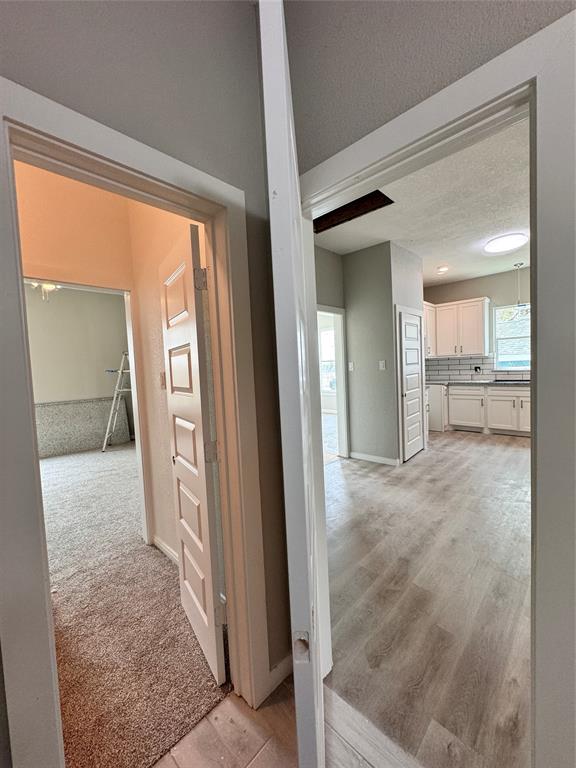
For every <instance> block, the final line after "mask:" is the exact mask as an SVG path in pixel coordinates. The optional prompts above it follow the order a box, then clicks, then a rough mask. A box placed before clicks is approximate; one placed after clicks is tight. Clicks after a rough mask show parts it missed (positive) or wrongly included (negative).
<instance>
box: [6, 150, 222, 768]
mask: <svg viewBox="0 0 576 768" xmlns="http://www.w3.org/2000/svg"><path fill="white" fill-rule="evenodd" d="M16 172H17V175H16V176H17V177H16V181H17V188H18V203H19V216H20V229H21V241H22V256H23V266H24V274H25V275H26V276H27V277H26V279H25V283H24V294H25V300H26V314H27V326H28V337H29V351H30V363H31V368H32V378H33V385H34V403H35V411H36V424H37V442H38V452H39V459H40V462H39V463H40V474H41V479H42V493H43V506H44V522H45V529H46V539H47V545H48V557H49V570H50V586H51V596H52V608H53V615H54V625H55V637H56V653H57V662H58V677H59V689H60V703H61V712H62V719H63V733H64V744H65V753H66V765H67V768H88V767H90V768H93V767H95V766H98V768H147V766H150V765H152V764H153V763H154V762H155V761H156V760H157V759H159V758H160V757H161V756H162V755H164V754H165V753H166V752H167V751H168V750H169V749H170V748H171V747H172V746H173V745H174V744H175V743H176V742H177V741H178V740H179V739H180V738H181V737H182V736H183V735H184V734H186V733H188V732H189V731H190V729H191V728H192V727H193V726H194V725H195V724H196V723H197V722H199V721H200V720H201V719H202V718H203V717H204V716H205V715H206V714H207V713H208V712H209V711H210V710H211V709H212V708H213V707H214V706H215V705H216V704H217V703H218V702H219V701H221V700H222V698H223V697H224V695H225V691H224V690H223V689H222V688H220V687H219V686H218V685H216V682H215V681H214V678H213V676H212V673H211V671H210V669H209V667H208V664H207V663H206V660H205V658H204V655H203V653H202V650H201V648H200V646H199V644H198V641H197V639H196V637H195V636H194V632H193V631H192V629H191V627H190V624H189V623H188V621H187V619H186V616H185V614H184V611H183V610H182V606H181V602H180V589H179V578H178V567H177V565H176V564H175V563H174V562H173V561H172V560H171V559H170V558H169V557H167V556H166V554H165V553H163V552H162V551H160V550H159V549H158V548H155V547H150V546H147V545H146V544H145V543H144V539H143V537H142V525H143V517H144V511H143V495H144V489H143V483H142V475H143V468H142V464H141V462H140V458H139V454H138V451H137V449H136V443H135V440H134V437H135V432H136V430H135V423H134V422H135V413H134V409H133V403H132V398H131V393H130V392H125V393H123V396H122V398H121V399H120V401H119V409H118V416H117V419H116V422H115V429H114V431H113V434H112V436H111V439H110V441H109V442H110V445H109V446H108V447H107V449H106V451H104V452H103V451H102V445H103V440H104V436H105V433H106V428H107V423H108V417H109V414H110V410H111V406H112V396H113V392H114V388H115V384H116V381H117V375H116V373H115V372H114V370H115V369H117V368H118V366H119V364H120V362H121V359H122V355H123V353H124V352H126V351H127V350H128V349H129V348H130V346H131V344H132V343H133V340H132V339H130V338H129V336H128V330H127V315H126V308H125V306H126V302H125V297H126V295H127V294H126V291H125V290H123V287H125V286H127V287H132V276H131V273H130V269H131V259H132V252H131V247H130V246H131V243H132V240H131V234H132V233H131V232H130V229H129V224H130V216H131V215H132V216H133V217H134V218H136V219H137V220H138V222H139V223H140V224H141V225H142V226H141V230H143V228H144V224H145V223H146V222H149V229H152V227H153V224H154V222H153V217H154V213H155V211H154V210H153V209H151V208H149V207H147V206H142V205H140V204H138V203H134V202H131V201H130V202H129V201H127V200H125V199H123V198H121V197H119V196H117V195H113V194H111V193H108V192H104V191H102V190H99V189H96V188H92V187H88V186H87V185H85V184H80V183H79V182H75V181H71V180H69V179H64V178H63V177H59V176H56V175H55V174H51V173H48V172H46V171H42V170H40V169H37V168H32V167H31V166H26V165H24V164H21V163H18V164H17V167H16ZM137 206H140V208H137ZM162 216H164V219H165V221H164V222H163V223H164V225H165V229H164V230H163V231H164V232H166V231H167V230H168V229H170V227H172V228H173V229H174V231H176V229H178V232H185V233H186V235H188V232H189V228H188V224H187V222H186V220H185V219H183V218H181V217H176V216H172V215H171V214H164V212H158V217H162ZM168 217H170V221H168ZM47 222H49V228H47V226H46V224H47ZM141 237H142V240H144V239H146V240H147V241H150V231H147V232H146V233H145V234H142V235H141ZM142 240H140V241H138V240H136V242H138V243H139V253H140V254H141V253H145V248H144V247H143V245H142ZM171 242H173V241H171ZM155 256H157V254H155ZM72 259H73V260H74V263H75V264H77V263H80V264H81V265H82V268H81V269H80V270H79V271H78V270H76V272H74V270H73V269H71V264H72ZM67 260H68V261H67ZM148 267H149V268H148V273H147V274H148V276H150V275H151V276H152V277H149V284H152V281H155V280H156V276H157V264H156V263H155V261H153V260H152V258H150V261H149V264H148ZM80 273H81V274H80ZM108 273H109V274H110V275H112V277H109V276H107V274H108ZM78 274H80V277H81V279H76V275H78ZM146 277H147V275H146V274H144V270H142V272H141V273H140V275H139V279H141V280H142V281H143V280H144V279H145V278H146ZM78 283H81V284H80V285H79V284H78ZM97 285H100V286H102V285H104V286H106V287H105V288H104V289H96V288H95V287H94V286H97ZM143 293H144V292H143V291H142V292H141V294H140V295H143ZM134 304H135V302H133V303H132V307H133V311H132V316H131V318H130V320H131V322H134V321H135V320H138V322H139V324H140V328H141V329H142V331H143V335H145V342H143V343H142V344H141V347H140V348H139V350H138V351H139V354H140V360H141V361H142V363H143V365H144V366H145V367H146V365H147V363H150V362H151V361H152V362H153V363H154V366H151V365H150V366H149V367H150V369H151V370H150V371H149V372H147V375H146V376H144V377H143V379H144V383H149V391H148V392H145V391H142V392H141V393H140V394H141V403H140V408H141V412H143V413H144V418H146V419H147V420H149V421H150V422H151V430H152V434H153V435H154V437H155V439H156V447H157V448H158V449H159V448H162V449H165V448H166V444H168V442H169V441H168V437H167V433H168V420H167V417H166V405H165V399H166V392H165V390H162V389H161V387H160V386H158V376H157V375H156V368H158V367H160V366H161V359H162V354H161V351H162V341H161V340H162V331H161V323H160V313H159V309H158V307H157V306H156V304H154V305H152V307H151V311H148V312H146V307H145V306H144V300H143V299H142V300H141V304H140V307H139V310H140V316H138V308H135V306H134ZM157 304H158V306H159V298H158V299H157ZM159 352H160V354H159ZM107 369H108V370H107ZM152 370H153V372H152ZM152 382H153V383H154V385H155V386H154V387H153V386H152ZM130 386H131V382H130V376H129V375H128V374H127V375H126V376H125V377H124V379H123V381H122V388H125V389H130ZM146 395H147V397H145V396H146ZM136 416H137V415H136ZM163 419H165V421H163ZM154 430H155V431H154ZM148 438H149V439H150V435H148ZM164 454H166V455H165V457H164V461H163V462H161V461H159V460H157V461H156V466H154V468H153V472H151V473H149V476H148V478H147V480H148V484H149V491H150V486H152V491H151V492H152V493H153V494H156V497H155V500H156V501H157V500H158V499H161V500H162V502H161V504H160V503H158V502H157V506H158V507H161V508H162V510H163V513H164V517H163V520H162V521H158V520H156V521H155V523H156V530H158V531H159V533H160V534H161V535H162V536H163V537H164V538H165V539H167V540H168V541H170V534H171V529H172V528H173V527H175V513H174V508H173V500H172V494H171V491H172V488H171V478H170V475H169V471H170V453H169V449H167V450H164ZM154 458H155V459H158V457H157V456H155V457H154ZM158 465H160V466H161V467H162V469H159V467H158ZM167 470H168V471H167ZM159 477H160V478H161V479H160V480H159ZM162 525H164V528H162Z"/></svg>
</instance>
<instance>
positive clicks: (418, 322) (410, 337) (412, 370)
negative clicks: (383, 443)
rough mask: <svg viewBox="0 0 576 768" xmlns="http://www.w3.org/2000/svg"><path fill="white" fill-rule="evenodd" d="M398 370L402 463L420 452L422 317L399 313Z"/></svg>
mask: <svg viewBox="0 0 576 768" xmlns="http://www.w3.org/2000/svg"><path fill="white" fill-rule="evenodd" d="M400 366H401V381H402V434H403V444H404V451H403V458H404V461H408V459H410V458H412V456H414V454H416V453H418V451H421V450H422V449H423V448H424V402H423V401H424V398H423V382H422V317H421V316H420V315H413V314H411V313H410V312H404V311H401V312H400Z"/></svg>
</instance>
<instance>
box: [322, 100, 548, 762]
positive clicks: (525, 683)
mask: <svg viewBox="0 0 576 768" xmlns="http://www.w3.org/2000/svg"><path fill="white" fill-rule="evenodd" d="M529 137H530V131H529V122H528V119H527V116H526V114H525V113H523V112H522V111H520V112H519V114H518V116H517V118H516V119H515V120H514V122H513V123H512V124H511V125H510V124H509V125H506V127H504V128H502V129H500V130H497V131H493V132H491V134H490V135H489V136H487V137H483V138H482V139H481V140H480V141H477V142H475V143H473V144H472V143H470V144H469V145H468V146H466V147H465V148H460V149H458V150H457V151H455V152H453V153H452V154H449V155H446V156H444V157H443V158H442V159H440V160H438V161H437V162H434V163H431V164H429V165H427V166H425V167H424V168H420V169H417V170H412V171H411V172H410V173H408V174H405V175H403V176H402V177H401V178H397V179H396V180H394V181H392V182H391V183H389V184H387V185H385V186H384V187H383V188H382V191H383V192H384V193H385V194H386V195H387V196H388V197H390V198H391V199H392V200H394V203H393V204H391V205H389V206H387V207H386V208H384V209H381V210H379V211H375V212H372V213H369V214H366V215H363V216H361V217H359V218H356V219H355V220H353V221H349V222H347V223H345V224H341V225H338V226H336V227H334V228H332V229H329V230H327V231H324V232H322V233H321V234H317V235H316V236H315V246H316V248H317V257H318V258H321V259H323V262H324V263H326V262H327V259H326V253H327V252H328V253H329V254H330V264H332V265H334V269H333V271H332V273H330V274H328V273H327V271H326V269H325V268H324V269H317V270H316V274H317V280H318V277H320V278H321V280H322V279H325V280H326V283H327V284H328V283H331V282H333V281H336V280H338V279H339V276H340V279H341V282H342V285H341V287H340V292H341V294H342V295H343V296H344V307H345V311H346V315H345V317H346V320H345V325H346V338H347V359H346V361H345V366H344V367H345V369H346V370H347V377H348V404H349V414H350V435H351V442H350V457H349V458H347V459H344V458H337V459H333V460H332V461H331V462H330V463H327V464H326V466H325V472H324V479H325V500H326V521H327V541H328V562H329V579H330V602H331V629H332V651H333V662H334V663H333V669H332V671H331V672H330V674H329V675H328V676H327V678H326V680H325V703H326V723H327V725H329V726H330V727H329V728H327V738H328V744H329V747H328V748H329V750H334V752H335V753H337V752H338V750H340V752H342V754H344V752H345V750H346V748H349V747H350V746H351V747H352V748H353V750H355V752H356V753H359V755H361V756H362V759H363V760H364V761H365V762H366V764H368V765H370V766H375V767H376V766H378V765H383V764H385V763H386V764H388V761H389V760H391V759H392V758H393V760H394V764H397V765H402V766H403V767H404V766H405V767H406V768H416V766H420V767H421V768H435V767H436V766H437V765H448V764H449V763H451V761H453V759H454V755H457V756H458V757H457V761H458V765H461V766H463V768H476V766H477V765H482V766H486V767H490V768H500V766H502V765H506V766H515V767H517V768H529V765H530V743H531V735H530V730H531V729H530V695H531V693H530V692H531V669H530V665H531V646H530V635H531V632H530V616H531V607H530V596H531V564H530V558H531V438H530V431H531V425H530V412H531V408H530V405H531V378H532V376H533V374H534V363H533V360H532V354H531V349H532V344H531V335H532V329H531V313H530V306H531V305H530V245H529V234H530V181H529V180H530V138H529ZM489 178H490V179H491V182H490V183H488V179H489ZM488 188H489V193H487V189H488ZM494 197H497V199H498V200H499V205H498V210H497V211H495V210H494V207H493V205H492V199H493V198H494ZM510 232H516V233H520V234H522V235H524V237H523V238H520V239H519V240H521V243H520V245H519V246H518V247H516V248H514V249H507V250H503V251H502V252H501V253H498V254H492V255H490V254H489V248H488V250H487V249H486V246H487V245H489V243H490V241H491V240H492V239H493V238H495V237H497V236H498V235H503V234H509V233H510ZM326 290H327V285H324V284H322V282H320V284H317V293H318V295H323V294H324V292H325V291H326ZM321 327H322V326H321V325H320V320H319V328H321ZM321 342H322V338H321V337H320V346H319V353H320V360H321V361H322V358H323V352H322V347H321ZM321 370H322V362H321ZM346 745H348V747H347V746H346ZM363 764H365V763H363Z"/></svg>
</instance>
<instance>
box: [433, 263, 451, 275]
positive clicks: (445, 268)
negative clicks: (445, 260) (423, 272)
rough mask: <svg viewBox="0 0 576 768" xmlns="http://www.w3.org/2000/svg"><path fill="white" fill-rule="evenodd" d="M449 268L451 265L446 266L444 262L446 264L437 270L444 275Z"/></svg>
mask: <svg viewBox="0 0 576 768" xmlns="http://www.w3.org/2000/svg"><path fill="white" fill-rule="evenodd" d="M449 269H450V267H448V266H446V264H444V265H442V266H441V267H436V272H437V273H438V274H439V275H443V274H444V272H448V270H449Z"/></svg>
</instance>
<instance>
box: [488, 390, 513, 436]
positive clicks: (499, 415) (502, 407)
mask: <svg viewBox="0 0 576 768" xmlns="http://www.w3.org/2000/svg"><path fill="white" fill-rule="evenodd" d="M487 400H488V424H487V426H488V428H489V429H518V410H519V409H518V405H519V398H517V397H515V396H514V395H488V398H487Z"/></svg>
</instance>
